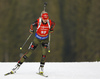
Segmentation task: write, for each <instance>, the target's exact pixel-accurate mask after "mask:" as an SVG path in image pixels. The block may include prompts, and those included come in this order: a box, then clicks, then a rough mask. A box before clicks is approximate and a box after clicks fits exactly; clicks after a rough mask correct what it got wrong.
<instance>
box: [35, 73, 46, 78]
mask: <svg viewBox="0 0 100 79" xmlns="http://www.w3.org/2000/svg"><path fill="white" fill-rule="evenodd" d="M36 74H38V75H40V76H43V77H48V76H47V75H44V74H40V73H36Z"/></svg>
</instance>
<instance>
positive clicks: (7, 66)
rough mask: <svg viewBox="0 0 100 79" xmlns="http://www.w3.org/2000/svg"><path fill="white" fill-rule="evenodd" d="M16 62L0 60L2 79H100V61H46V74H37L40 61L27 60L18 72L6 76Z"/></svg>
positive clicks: (0, 75)
mask: <svg viewBox="0 0 100 79" xmlns="http://www.w3.org/2000/svg"><path fill="white" fill-rule="evenodd" d="M15 65H16V62H0V79H100V62H46V64H45V68H44V74H45V75H48V77H47V78H45V77H43V76H40V75H37V74H36V72H38V68H39V65H40V63H39V62H25V63H23V65H22V66H21V67H20V69H19V70H18V71H17V73H16V74H12V75H8V76H4V74H5V73H7V72H9V71H11V69H12V68H13V67H14V66H15Z"/></svg>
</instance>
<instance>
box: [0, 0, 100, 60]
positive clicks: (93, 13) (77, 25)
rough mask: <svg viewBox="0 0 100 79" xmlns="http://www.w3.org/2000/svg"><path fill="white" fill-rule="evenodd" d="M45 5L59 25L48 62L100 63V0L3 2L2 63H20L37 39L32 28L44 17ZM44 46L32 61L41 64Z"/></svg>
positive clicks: (0, 20) (0, 27) (0, 2)
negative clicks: (45, 4) (30, 29)
mask: <svg viewBox="0 0 100 79" xmlns="http://www.w3.org/2000/svg"><path fill="white" fill-rule="evenodd" d="M44 2H47V3H48V5H47V7H46V11H47V12H48V14H49V17H50V19H52V20H53V21H54V22H55V23H56V26H55V28H54V32H53V33H52V36H51V53H47V59H46V61H47V62H80V61H81V62H82V61H100V0H0V62H17V61H18V60H19V58H20V56H21V55H22V54H24V53H25V52H26V51H27V48H28V46H29V45H30V43H31V41H33V39H34V34H33V35H32V37H31V38H30V39H29V40H28V42H27V43H26V45H25V46H24V48H23V50H22V51H21V50H20V49H19V48H20V47H21V46H22V45H23V43H24V42H25V40H26V39H27V37H28V36H29V34H30V33H29V28H30V25H31V24H32V23H33V22H34V21H36V19H37V18H38V17H39V16H40V14H41V12H42V10H43V6H44ZM40 59H41V46H38V47H37V49H36V50H35V51H34V52H33V54H32V55H31V57H30V58H28V59H27V61H28V62H39V61H40Z"/></svg>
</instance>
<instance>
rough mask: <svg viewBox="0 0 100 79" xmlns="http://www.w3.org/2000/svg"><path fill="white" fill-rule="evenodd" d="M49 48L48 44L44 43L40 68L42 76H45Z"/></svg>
mask: <svg viewBox="0 0 100 79" xmlns="http://www.w3.org/2000/svg"><path fill="white" fill-rule="evenodd" d="M47 47H48V43H42V57H41V62H40V67H39V73H41V74H43V67H44V65H45V60H46V53H47Z"/></svg>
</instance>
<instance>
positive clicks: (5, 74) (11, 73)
mask: <svg viewBox="0 0 100 79" xmlns="http://www.w3.org/2000/svg"><path fill="white" fill-rule="evenodd" d="M10 74H14V73H13V72H12V71H11V72H8V73H6V74H4V76H7V75H10Z"/></svg>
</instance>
